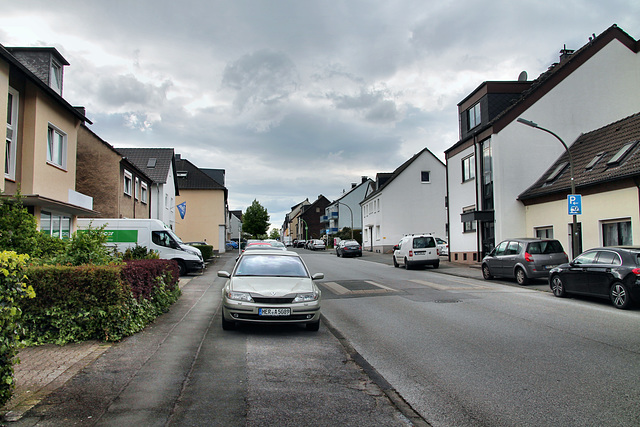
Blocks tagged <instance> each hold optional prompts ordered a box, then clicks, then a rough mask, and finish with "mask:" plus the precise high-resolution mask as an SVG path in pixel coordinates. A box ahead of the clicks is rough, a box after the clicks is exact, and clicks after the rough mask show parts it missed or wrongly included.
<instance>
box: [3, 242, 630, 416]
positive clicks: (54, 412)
mask: <svg viewBox="0 0 640 427" xmlns="http://www.w3.org/2000/svg"><path fill="white" fill-rule="evenodd" d="M296 251H297V252H299V253H300V254H301V255H302V257H303V258H304V260H305V261H306V263H307V265H308V266H309V268H310V270H311V273H316V272H323V273H324V274H325V278H324V279H323V280H321V281H319V286H320V287H321V289H322V292H323V306H322V312H323V315H324V319H323V322H322V324H321V327H320V330H319V331H318V332H309V331H306V330H305V329H304V327H301V326H296V325H284V326H264V327H262V326H252V325H243V326H240V327H239V328H237V329H236V330H234V331H223V330H222V328H221V325H220V322H221V319H220V313H219V303H220V290H221V288H222V285H223V282H224V280H223V279H221V278H218V277H217V276H216V272H217V270H223V269H224V270H231V269H232V267H233V264H234V259H235V255H236V254H232V253H227V254H224V255H223V256H222V257H221V258H220V259H218V261H217V262H216V264H215V265H213V266H210V267H209V269H208V270H207V272H206V273H205V274H204V275H201V276H192V277H191V280H190V281H189V282H188V283H187V284H186V285H185V286H184V287H183V295H182V297H181V298H180V300H179V301H178V302H177V303H176V304H175V305H174V306H173V307H172V309H171V310H170V312H169V313H166V314H165V315H163V316H161V317H160V318H159V319H158V320H157V321H156V323H154V324H153V325H152V326H151V327H149V328H147V329H146V330H145V331H144V332H142V333H140V334H137V335H135V336H132V337H130V338H128V339H126V340H123V341H122V342H120V343H117V344H116V345H114V346H112V347H111V348H109V349H108V350H107V351H105V352H104V354H102V356H100V357H99V358H97V359H96V360H95V361H94V362H93V363H92V364H90V365H88V366H87V367H86V368H85V369H84V370H82V371H81V372H80V373H79V374H78V375H76V376H75V377H73V378H72V379H71V380H70V381H69V382H67V383H66V384H65V385H64V386H63V387H61V388H60V389H58V390H57V391H55V392H54V393H52V394H51V395H49V396H48V397H47V398H45V399H44V400H43V401H42V402H40V403H39V404H38V405H36V406H35V407H34V408H33V409H32V410H30V411H28V412H27V413H26V414H25V415H24V416H23V417H22V418H21V419H20V420H19V421H17V422H14V423H11V425H15V426H32V425H79V424H82V425H105V426H111V425H135V424H138V425H144V426H147V425H158V426H160V425H162V426H167V425H176V426H178V425H180V426H181V425H223V426H239V425H243V426H257V425H285V426H288V425H290V426H297V425H314V426H324V425H327V426H329V425H331V426H334V425H341V426H343V425H346V426H361V425H385V426H408V425H412V424H413V425H417V426H425V425H433V426H477V425H487V426H488V425H491V426H502V425H504V426H513V425H531V426H533V425H536V426H540V425H567V426H571V425H575V426H578V425H602V426H606V425H616V426H625V425H628V426H636V425H637V424H638V420H639V419H640V408H639V407H638V404H637V403H638V398H637V396H638V395H639V392H640V385H639V384H638V381H637V379H638V378H639V377H640V358H639V357H638V353H639V352H640V334H639V333H638V320H639V319H640V310H638V309H633V310H630V311H622V310H617V309H615V308H613V307H612V306H611V305H610V304H609V303H608V301H599V300H592V299H572V298H568V299H558V298H555V297H554V296H553V295H552V294H551V293H549V292H541V291H540V290H538V289H536V287H542V286H534V287H520V286H517V285H514V284H513V282H511V283H510V282H504V283H503V282H499V281H484V280H477V279H473V278H469V277H460V276H454V275H450V274H443V273H442V272H441V271H443V269H440V270H438V271H436V270H431V269H429V268H427V269H424V270H410V271H406V270H404V269H398V268H394V267H393V266H391V265H389V264H386V263H384V262H374V261H375V260H377V261H381V260H382V261H384V260H385V259H384V256H378V257H374V256H366V255H365V256H364V257H362V258H346V259H345V258H337V257H336V256H335V253H334V252H333V251H330V250H327V251H318V252H311V251H308V250H304V249H296Z"/></svg>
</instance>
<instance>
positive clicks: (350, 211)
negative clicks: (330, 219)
mask: <svg viewBox="0 0 640 427" xmlns="http://www.w3.org/2000/svg"><path fill="white" fill-rule="evenodd" d="M336 203H337V204H338V210H340V205H342V206H346V207H347V209H349V213H350V214H351V240H353V211H352V210H351V208H350V207H349V205H347V204H346V203H342V202H339V201H337V200H336ZM338 221H339V220H338Z"/></svg>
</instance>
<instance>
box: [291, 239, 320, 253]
mask: <svg viewBox="0 0 640 427" xmlns="http://www.w3.org/2000/svg"><path fill="white" fill-rule="evenodd" d="M292 246H293V247H294V248H305V249H309V250H312V251H316V250H324V249H325V248H326V245H325V243H324V240H321V239H310V240H294V241H293V243H292Z"/></svg>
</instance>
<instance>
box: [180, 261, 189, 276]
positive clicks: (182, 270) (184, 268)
mask: <svg viewBox="0 0 640 427" xmlns="http://www.w3.org/2000/svg"><path fill="white" fill-rule="evenodd" d="M178 274H179V275H180V276H185V275H186V274H187V266H186V265H185V263H184V261H178Z"/></svg>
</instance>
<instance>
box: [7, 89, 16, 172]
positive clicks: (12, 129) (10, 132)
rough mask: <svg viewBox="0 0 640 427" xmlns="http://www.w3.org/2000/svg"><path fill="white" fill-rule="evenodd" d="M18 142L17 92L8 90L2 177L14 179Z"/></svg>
mask: <svg viewBox="0 0 640 427" xmlns="http://www.w3.org/2000/svg"><path fill="white" fill-rule="evenodd" d="M17 141H18V92H17V91H16V90H15V89H13V88H11V87H10V88H9V97H8V101H7V135H6V143H5V157H4V176H5V177H6V178H9V179H15V178H16V144H17Z"/></svg>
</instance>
